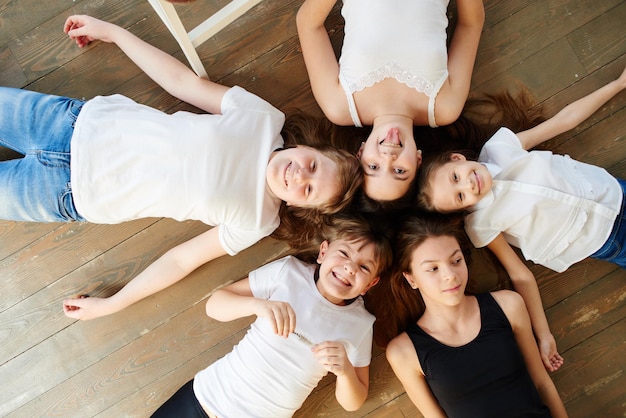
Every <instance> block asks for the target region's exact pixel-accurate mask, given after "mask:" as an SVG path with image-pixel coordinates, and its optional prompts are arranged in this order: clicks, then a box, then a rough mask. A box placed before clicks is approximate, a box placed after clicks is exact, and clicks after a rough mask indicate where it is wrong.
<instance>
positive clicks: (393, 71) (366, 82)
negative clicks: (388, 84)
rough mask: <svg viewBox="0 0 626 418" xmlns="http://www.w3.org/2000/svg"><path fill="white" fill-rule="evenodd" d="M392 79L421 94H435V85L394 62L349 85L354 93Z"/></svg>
mask: <svg viewBox="0 0 626 418" xmlns="http://www.w3.org/2000/svg"><path fill="white" fill-rule="evenodd" d="M390 77H391V78H395V79H396V80H397V81H398V82H400V83H404V84H406V85H407V86H409V87H411V88H414V89H415V90H417V91H419V92H420V93H424V94H426V95H427V96H428V97H430V96H431V95H432V94H433V90H434V86H433V84H431V83H429V82H428V81H426V80H425V79H424V78H422V77H421V76H419V75H415V74H412V73H411V72H410V71H408V70H405V69H404V68H402V67H400V66H399V65H398V64H396V63H394V62H391V63H387V64H385V65H383V66H381V67H379V68H377V69H375V70H373V71H370V72H369V73H368V74H366V75H364V76H362V77H361V78H359V79H358V80H356V81H354V82H351V83H349V88H350V91H352V92H355V91H360V90H363V89H364V88H366V87H371V86H373V85H374V84H376V83H378V82H379V81H382V80H384V79H385V78H390Z"/></svg>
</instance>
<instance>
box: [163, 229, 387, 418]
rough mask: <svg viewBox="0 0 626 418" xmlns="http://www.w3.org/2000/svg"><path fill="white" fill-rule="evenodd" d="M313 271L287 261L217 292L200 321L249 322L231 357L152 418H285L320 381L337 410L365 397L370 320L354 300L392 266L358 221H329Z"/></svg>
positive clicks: (379, 237)
mask: <svg viewBox="0 0 626 418" xmlns="http://www.w3.org/2000/svg"><path fill="white" fill-rule="evenodd" d="M326 237H327V238H328V239H327V240H326V241H324V242H323V243H322V244H321V246H320V250H319V255H318V257H317V262H318V263H319V266H315V265H313V264H308V263H305V262H303V261H301V260H299V259H297V258H294V257H292V256H287V257H285V258H282V259H279V260H277V261H274V262H272V263H269V264H267V265H265V266H263V267H261V268H259V269H257V270H255V271H252V272H251V273H250V275H249V276H248V278H246V279H243V280H240V281H238V282H235V283H233V284H231V285H229V286H226V287H225V288H222V289H220V290H218V291H216V292H215V293H214V294H213V295H212V296H211V297H210V298H209V300H208V302H207V314H208V315H209V316H211V317H212V318H215V319H217V320H219V321H232V320H234V319H237V318H241V317H245V316H250V315H256V316H257V319H256V321H255V322H254V323H253V324H252V325H251V327H250V330H249V331H248V333H247V334H246V336H245V337H244V338H243V340H242V341H241V342H240V343H239V344H238V345H237V346H235V347H234V349H233V351H231V352H230V353H228V354H227V355H226V356H224V357H223V358H221V359H219V360H218V361H216V362H215V363H213V364H212V365H211V366H209V367H208V368H206V369H205V370H202V371H200V372H199V373H197V374H196V376H195V378H194V379H193V380H192V381H190V382H189V383H187V384H186V385H185V386H183V387H182V388H181V389H180V390H179V391H178V392H177V393H176V394H175V395H174V396H173V397H172V398H170V400H168V401H167V402H166V403H165V404H164V405H163V406H161V407H160V408H159V409H158V410H157V411H156V412H155V414H154V415H153V417H172V416H177V417H206V416H207V415H208V416H218V417H274V418H278V417H290V416H292V415H293V414H294V413H295V412H296V411H297V410H298V409H299V408H300V407H301V405H302V403H303V402H304V400H305V399H306V398H307V396H308V395H309V394H310V393H311V391H312V390H313V388H315V386H317V384H318V382H319V381H320V379H322V377H323V376H324V375H326V374H327V373H328V372H331V373H334V374H335V375H336V376H337V379H336V385H337V388H336V390H335V396H336V398H337V401H338V402H339V403H340V404H341V406H343V407H344V408H345V409H346V410H350V411H351V410H356V409H358V408H360V407H361V405H362V404H363V402H364V401H365V399H366V397H367V392H368V388H369V363H370V359H371V349H372V325H373V323H374V319H375V318H374V316H373V315H371V314H370V313H369V312H367V310H366V309H365V307H364V304H363V299H362V298H361V296H362V295H364V294H365V293H366V292H367V291H368V290H369V289H370V288H371V287H372V286H374V285H376V283H378V280H379V275H380V273H381V272H382V271H384V270H385V269H387V268H388V267H389V266H390V264H391V259H392V255H391V249H390V244H389V242H388V240H387V238H386V236H385V233H384V231H380V230H376V229H375V228H374V227H373V226H372V224H371V223H368V222H366V221H364V220H363V219H360V218H346V217H342V218H341V219H336V220H335V222H334V225H333V226H332V227H331V228H330V229H329V233H327V234H326Z"/></svg>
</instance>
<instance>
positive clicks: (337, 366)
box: [311, 341, 353, 376]
mask: <svg viewBox="0 0 626 418" xmlns="http://www.w3.org/2000/svg"><path fill="white" fill-rule="evenodd" d="M311 351H313V355H315V358H316V359H317V361H318V362H319V363H320V364H321V365H322V366H323V367H324V368H325V369H326V370H328V371H329V372H331V373H333V374H334V375H335V376H343V375H344V374H345V373H346V371H347V370H348V369H351V368H353V366H352V363H350V360H349V359H348V355H347V353H346V348H345V347H344V346H343V344H342V343H340V342H339V341H324V342H322V343H319V344H316V345H315V346H313V348H311Z"/></svg>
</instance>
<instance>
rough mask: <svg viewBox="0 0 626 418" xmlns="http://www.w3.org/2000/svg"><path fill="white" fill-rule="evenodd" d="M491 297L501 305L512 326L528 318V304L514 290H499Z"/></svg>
mask: <svg viewBox="0 0 626 418" xmlns="http://www.w3.org/2000/svg"><path fill="white" fill-rule="evenodd" d="M491 295H492V296H493V298H494V299H495V300H496V302H497V303H498V305H500V308H502V311H503V312H504V314H505V315H506V317H507V319H508V320H509V322H510V323H511V325H512V326H515V324H517V323H518V322H519V320H520V319H522V318H526V317H528V311H527V310H526V304H525V303H524V299H523V298H522V296H521V295H520V294H519V293H517V292H514V291H512V290H498V291H497V292H492V293H491Z"/></svg>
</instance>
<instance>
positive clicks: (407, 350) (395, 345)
mask: <svg viewBox="0 0 626 418" xmlns="http://www.w3.org/2000/svg"><path fill="white" fill-rule="evenodd" d="M385 354H386V356H387V360H388V361H389V363H390V364H392V367H393V364H403V363H405V362H406V361H409V360H417V353H416V352H415V347H414V346H413V342H412V341H411V339H410V338H409V335H408V334H407V333H406V332H403V333H402V334H400V335H398V336H397V337H395V338H394V339H393V340H391V341H390V342H389V344H388V345H387V349H386V350H385Z"/></svg>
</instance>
